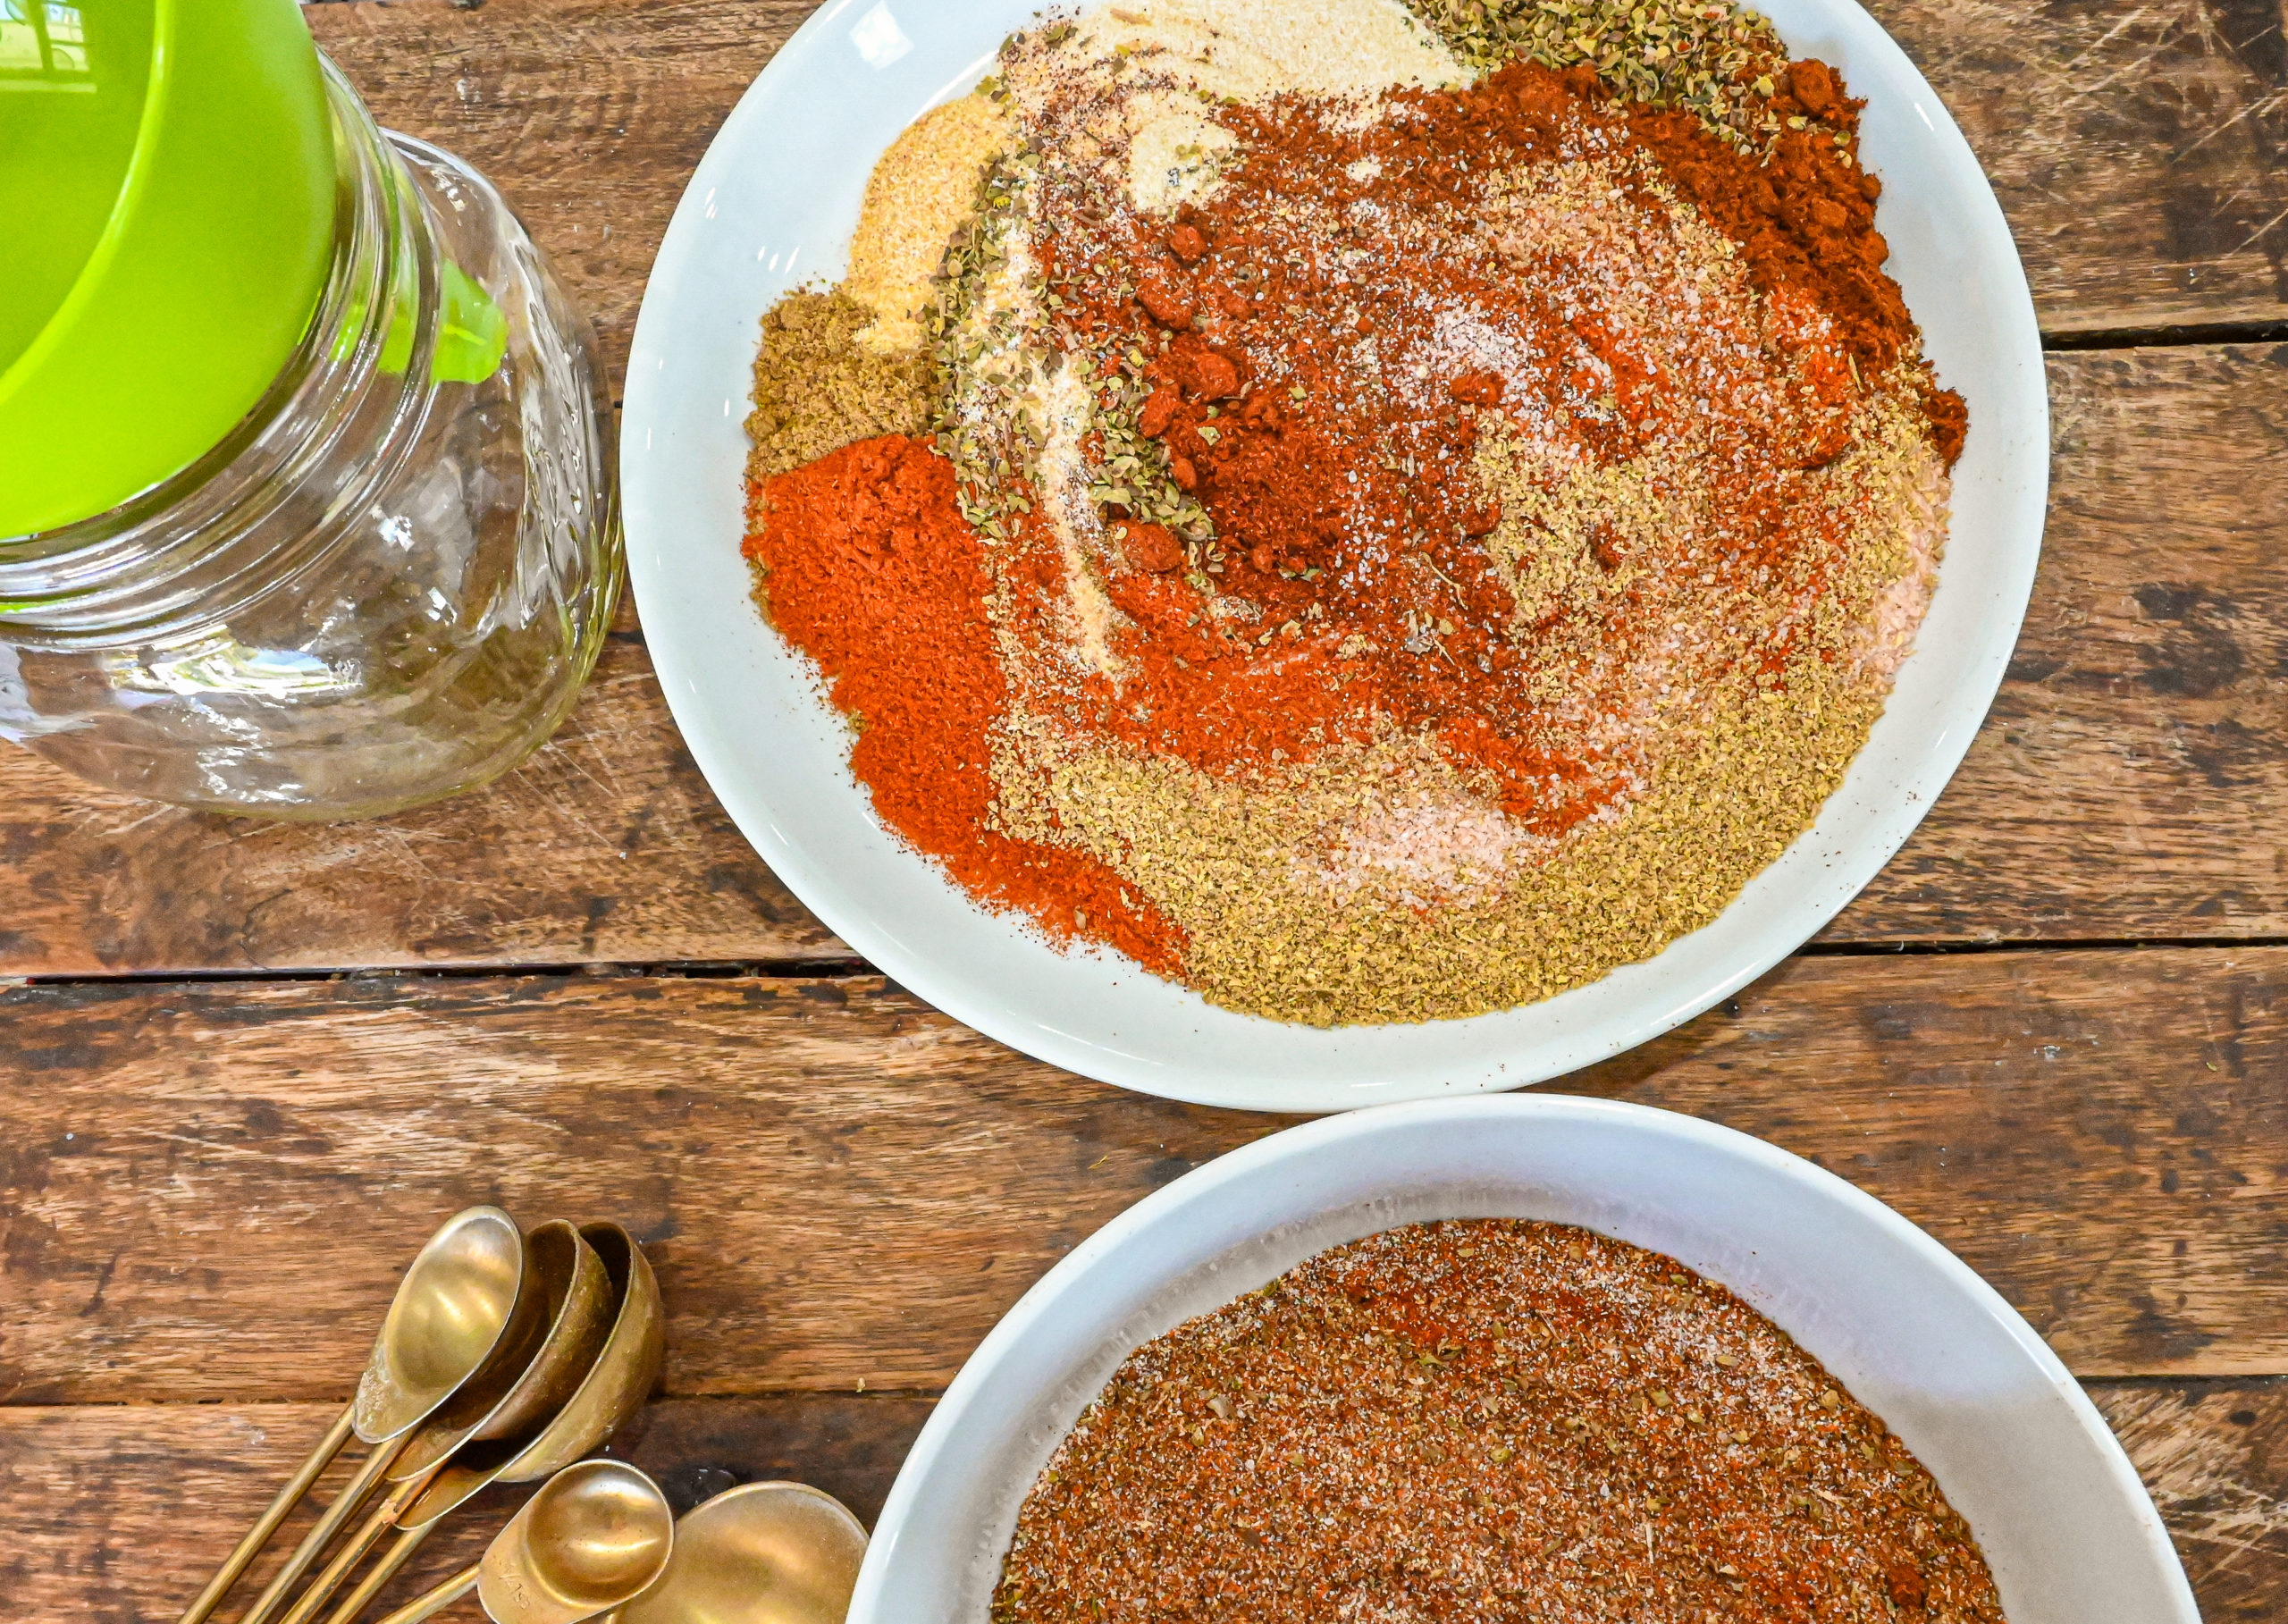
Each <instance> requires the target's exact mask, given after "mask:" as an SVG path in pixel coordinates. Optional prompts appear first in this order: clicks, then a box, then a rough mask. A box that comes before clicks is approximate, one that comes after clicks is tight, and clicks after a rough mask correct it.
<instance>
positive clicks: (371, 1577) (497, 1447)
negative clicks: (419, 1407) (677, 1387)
mask: <svg viewBox="0 0 2288 1624" xmlns="http://www.w3.org/2000/svg"><path fill="white" fill-rule="evenodd" d="M580 1238H581V1239H582V1240H583V1241H585V1242H587V1244H588V1245H589V1247H590V1248H591V1249H592V1250H593V1251H594V1252H595V1254H596V1255H597V1256H598V1258H601V1261H602V1265H603V1267H604V1270H605V1273H606V1275H607V1277H608V1279H609V1280H610V1283H611V1294H612V1300H613V1304H614V1312H613V1315H612V1320H611V1329H610V1333H609V1334H608V1335H607V1336H606V1338H605V1340H604V1344H603V1349H602V1351H601V1352H599V1353H598V1354H597V1355H596V1356H595V1359H594V1362H593V1364H592V1365H591V1366H590V1367H588V1368H587V1370H586V1372H585V1376H583V1377H582V1379H581V1381H580V1384H579V1386H578V1388H577V1390H576V1391H575V1392H574V1393H572V1395H571V1397H570V1398H569V1399H568V1400H566V1401H564V1403H563V1405H562V1407H561V1408H560V1409H557V1410H556V1411H555V1412H554V1414H553V1415H551V1416H548V1417H545V1418H542V1419H540V1420H537V1421H535V1422H534V1425H533V1426H532V1428H531V1429H529V1430H527V1431H526V1432H523V1433H519V1434H515V1435H510V1436H508V1437H505V1438H497V1439H492V1440H489V1441H483V1442H474V1443H468V1444H466V1445H464V1446H463V1447H462V1448H461V1450H460V1451H459V1452H458V1453H457V1454H455V1455H454V1456H453V1458H452V1459H451V1460H450V1461H448V1462H447V1463H446V1465H445V1468H444V1469H443V1470H442V1471H441V1472H440V1473H438V1474H437V1476H436V1477H434V1478H433V1480H432V1481H431V1482H430V1483H429V1485H428V1486H427V1488H426V1489H425V1491H424V1492H423V1494H421V1497H420V1498H419V1499H418V1500H417V1501H416V1502H414V1503H413V1505H412V1506H411V1507H410V1508H409V1509H408V1510H405V1511H404V1513H403V1514H402V1515H401V1516H400V1517H399V1519H398V1527H399V1528H400V1530H401V1532H400V1534H399V1536H398V1539H397V1543H396V1544H394V1545H392V1546H391V1547H390V1550H389V1552H388V1553H387V1554H386V1555H384V1556H383V1558H382V1560H381V1561H380V1562H379V1563H378V1564H376V1565H375V1566H374V1568H373V1569H372V1570H370V1571H369V1572H368V1573H367V1574H366V1577H365V1578H364V1579H363V1580H361V1581H360V1582H359V1584H358V1586H357V1589H355V1590H353V1591H352V1592H351V1593H350V1594H349V1596H348V1597H347V1598H346V1599H345V1600H344V1601H343V1602H342V1603H341V1606H340V1607H338V1608H336V1609H335V1610H334V1612H333V1614H332V1617H331V1618H329V1619H328V1620H326V1624H350V1620H354V1619H356V1618H357V1616H358V1615H359V1614H360V1613H362V1612H364V1611H365V1610H366V1605H367V1604H368V1603H371V1602H372V1601H373V1599H374V1597H375V1596H376V1595H380V1594H381V1591H382V1587H383V1586H385V1585H387V1584H388V1583H389V1582H390V1580H391V1578H394V1577H395V1576H396V1574H397V1571H398V1569H400V1568H402V1567H403V1566H404V1565H405V1563H406V1561H407V1560H408V1558H409V1557H411V1556H412V1554H413V1552H414V1551H415V1550H416V1548H418V1547H419V1545H420V1544H421V1542H422V1541H423V1540H425V1539H426V1538H427V1537H428V1536H429V1532H430V1530H431V1529H433V1528H434V1527H436V1526H437V1524H438V1523H439V1522H441V1521H442V1520H443V1519H444V1518H445V1517H446V1516H447V1515H449V1514H450V1512H452V1511H454V1510H458V1508H459V1507H460V1506H461V1505H463V1504H465V1503H466V1502H467V1501H468V1500H469V1499H471V1498H472V1497H473V1496H474V1495H475V1494H476V1493H477V1492H478V1491H479V1490H480V1489H483V1488H484V1487H485V1486H486V1485H489V1484H492V1483H531V1482H534V1481H535V1480H537V1479H539V1478H542V1477H549V1476H550V1475H551V1474H552V1473H555V1472H557V1471H559V1470H561V1469H563V1468H566V1467H568V1466H569V1465H570V1464H571V1463H572V1462H574V1461H576V1460H579V1459H580V1457H582V1456H583V1455H585V1454H586V1453H587V1452H589V1451H590V1450H592V1449H593V1448H595V1447H596V1446H597V1445H598V1444H600V1443H602V1442H603V1441H604V1440H605V1439H606V1438H609V1437H610V1436H611V1435H612V1434H613V1433H615V1432H617V1431H618V1430H619V1428H620V1427H621V1426H623V1425H625V1424H626V1423H627V1420H628V1418H630V1417H632V1416H633V1415H634V1414H635V1412H636V1411H637V1410H638V1409H642V1408H643V1406H644V1400H645V1399H646V1398H648V1397H650V1396H651V1393H652V1386H653V1384H656V1383H657V1382H658V1380H659V1378H660V1357H661V1355H662V1353H663V1352H664V1351H665V1350H666V1345H667V1316H666V1314H665V1312H664V1311H663V1310H662V1308H661V1307H660V1283H659V1281H658V1279H657V1278H656V1277H655V1276H654V1275H652V1266H651V1264H650V1262H649V1261H647V1260H646V1259H645V1258H644V1251H643V1249H642V1248H641V1247H639V1246H637V1245H636V1243H635V1237H634V1236H633V1235H631V1234H629V1233H627V1230H625V1229H624V1228H622V1227H621V1226H620V1225H618V1224H583V1225H582V1226H581V1228H580Z"/></svg>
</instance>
